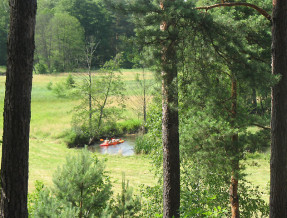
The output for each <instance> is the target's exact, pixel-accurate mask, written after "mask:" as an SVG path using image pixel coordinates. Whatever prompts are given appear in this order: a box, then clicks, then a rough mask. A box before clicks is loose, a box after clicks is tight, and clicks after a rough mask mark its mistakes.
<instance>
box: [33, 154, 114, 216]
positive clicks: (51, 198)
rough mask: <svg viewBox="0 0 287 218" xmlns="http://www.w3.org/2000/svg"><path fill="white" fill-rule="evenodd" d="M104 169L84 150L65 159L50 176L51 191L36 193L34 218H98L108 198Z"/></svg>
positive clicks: (108, 184)
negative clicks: (36, 200)
mask: <svg viewBox="0 0 287 218" xmlns="http://www.w3.org/2000/svg"><path fill="white" fill-rule="evenodd" d="M104 169H105V167H104V164H103V162H101V161H99V160H98V159H97V158H96V157H92V156H91V155H90V152H89V151H88V150H87V149H82V151H81V152H80V153H79V154H78V155H77V156H72V157H67V159H66V163H65V164H64V165H63V167H62V168H58V170H57V171H56V173H55V175H54V176H53V183H54V186H53V188H52V189H51V191H50V190H48V189H43V190H42V191H40V194H39V200H38V202H37V203H36V205H35V206H36V209H35V217H94V216H96V217H99V216H100V215H101V213H102V211H103V210H104V208H106V206H107V201H108V200H109V198H110V196H111V195H112V191H111V183H110V180H109V178H108V176H106V172H105V171H104Z"/></svg>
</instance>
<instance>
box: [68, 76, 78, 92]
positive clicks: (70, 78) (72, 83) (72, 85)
mask: <svg viewBox="0 0 287 218" xmlns="http://www.w3.org/2000/svg"><path fill="white" fill-rule="evenodd" d="M66 87H67V88H68V89H71V88H75V87H76V82H75V80H74V77H73V76H72V75H71V74H69V76H68V77H67V78H66Z"/></svg>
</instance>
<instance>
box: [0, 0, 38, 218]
mask: <svg viewBox="0 0 287 218" xmlns="http://www.w3.org/2000/svg"><path fill="white" fill-rule="evenodd" d="M36 8H37V1H36V0H10V32H9V38H8V61H7V73H6V92H5V103H4V125H3V126H4V128H3V145H2V165H1V187H2V188H1V209H0V216H1V217H28V211H27V194H28V154H29V131H30V117H31V88H32V70H33V56H34V47H35V46H34V31H35V16H36Z"/></svg>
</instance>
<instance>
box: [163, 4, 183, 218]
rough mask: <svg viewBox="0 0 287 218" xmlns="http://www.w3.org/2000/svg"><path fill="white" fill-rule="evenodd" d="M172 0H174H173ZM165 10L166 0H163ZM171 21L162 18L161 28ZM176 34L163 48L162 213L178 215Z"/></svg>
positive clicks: (169, 216) (166, 217) (178, 163)
mask: <svg viewBox="0 0 287 218" xmlns="http://www.w3.org/2000/svg"><path fill="white" fill-rule="evenodd" d="M170 1H171V0H170ZM161 8H162V10H164V1H162V2H161ZM169 25H173V27H174V28H175V24H174V23H172V22H170V23H169V21H163V22H162V24H161V30H162V31H166V30H167V27H168V26H169ZM176 38H177V35H176V34H174V35H173V36H170V41H169V42H164V43H163V48H162V60H161V68H162V73H161V74H162V143H163V217H165V218H172V217H179V206H180V161H179V133H178V126H179V125H178V84H177V60H176V58H177V57H176Z"/></svg>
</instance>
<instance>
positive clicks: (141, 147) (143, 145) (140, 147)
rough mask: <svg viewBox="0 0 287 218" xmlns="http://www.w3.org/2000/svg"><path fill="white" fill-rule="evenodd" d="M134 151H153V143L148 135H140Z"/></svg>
mask: <svg viewBox="0 0 287 218" xmlns="http://www.w3.org/2000/svg"><path fill="white" fill-rule="evenodd" d="M134 151H135V153H136V154H150V153H151V151H152V144H151V143H150V141H149V140H148V137H147V136H146V135H143V136H139V137H137V139H136V143H135V146H134Z"/></svg>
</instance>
